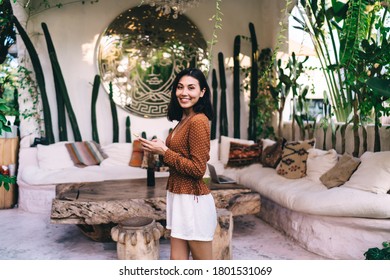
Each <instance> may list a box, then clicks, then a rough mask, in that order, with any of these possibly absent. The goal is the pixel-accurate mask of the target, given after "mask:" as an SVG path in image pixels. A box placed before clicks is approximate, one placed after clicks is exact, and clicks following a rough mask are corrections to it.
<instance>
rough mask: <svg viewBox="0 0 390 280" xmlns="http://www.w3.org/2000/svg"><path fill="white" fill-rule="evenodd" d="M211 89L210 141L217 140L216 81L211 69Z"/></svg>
mask: <svg viewBox="0 0 390 280" xmlns="http://www.w3.org/2000/svg"><path fill="white" fill-rule="evenodd" d="M211 85H212V88H213V110H214V118H213V119H212V121H211V137H210V138H211V140H214V139H215V138H217V103H218V81H217V71H215V69H213V71H212V82H211Z"/></svg>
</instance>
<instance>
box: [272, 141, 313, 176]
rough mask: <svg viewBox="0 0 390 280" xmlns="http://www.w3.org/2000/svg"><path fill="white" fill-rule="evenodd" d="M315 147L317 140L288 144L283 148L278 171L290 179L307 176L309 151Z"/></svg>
mask: <svg viewBox="0 0 390 280" xmlns="http://www.w3.org/2000/svg"><path fill="white" fill-rule="evenodd" d="M314 145H315V139H311V140H304V141H291V142H287V143H286V144H285V145H284V147H283V152H282V158H281V160H280V163H279V165H278V166H277V168H276V171H277V173H278V174H279V175H282V176H284V177H286V178H288V179H299V178H302V177H305V176H306V160H307V156H308V150H309V149H311V148H313V147H314Z"/></svg>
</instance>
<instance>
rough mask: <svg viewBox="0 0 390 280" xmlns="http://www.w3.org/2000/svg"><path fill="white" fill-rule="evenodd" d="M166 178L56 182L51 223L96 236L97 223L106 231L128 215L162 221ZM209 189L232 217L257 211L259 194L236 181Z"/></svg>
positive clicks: (100, 229)
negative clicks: (149, 182)
mask: <svg viewBox="0 0 390 280" xmlns="http://www.w3.org/2000/svg"><path fill="white" fill-rule="evenodd" d="M167 179H168V178H167V177H164V178H156V185H155V186H154V187H147V186H146V179H129V180H112V181H101V182H88V183H71V184H60V185H57V186H56V197H55V199H53V202H52V210H51V217H50V218H51V222H52V223H55V224H77V225H80V228H82V229H84V231H87V232H88V231H90V232H94V233H93V234H94V235H95V234H97V235H100V233H96V232H97V231H104V230H105V229H104V228H102V227H101V226H100V227H99V226H98V225H102V226H103V225H108V226H107V230H108V229H110V228H111V227H112V225H114V224H118V223H120V222H121V221H124V220H126V219H128V218H131V217H136V216H142V217H150V218H153V219H155V220H165V214H166V212H165V211H166V183H167ZM210 189H211V194H212V195H213V197H214V200H215V204H216V207H217V208H225V209H227V210H229V211H231V212H232V214H233V216H237V215H246V214H256V213H258V212H259V211H260V195H259V193H257V192H253V191H252V190H251V189H250V188H247V187H244V186H241V185H238V184H214V183H211V184H210ZM83 225H84V226H83ZM88 225H89V226H88ZM91 234H92V233H91ZM90 237H91V238H93V236H90Z"/></svg>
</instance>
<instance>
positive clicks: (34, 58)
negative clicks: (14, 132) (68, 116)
mask: <svg viewBox="0 0 390 280" xmlns="http://www.w3.org/2000/svg"><path fill="white" fill-rule="evenodd" d="M12 22H13V23H14V24H15V26H16V29H17V30H18V32H19V34H20V37H21V38H22V40H23V42H24V44H25V45H26V48H27V51H28V53H29V55H30V58H31V63H32V65H33V68H34V72H35V77H36V80H37V84H38V88H39V91H40V94H41V99H42V106H43V118H44V122H45V124H44V125H45V137H46V143H47V144H52V143H54V142H55V139H54V134H53V126H52V121H51V112H50V106H49V101H48V99H47V93H46V83H45V76H44V75H43V70H42V65H41V62H40V60H39V57H38V54H37V51H36V50H35V48H34V45H33V44H32V42H31V40H30V38H29V37H28V35H27V32H26V31H25V30H24V28H23V27H22V25H21V24H20V22H19V20H18V19H17V18H16V17H15V16H12Z"/></svg>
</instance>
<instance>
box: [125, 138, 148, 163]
mask: <svg viewBox="0 0 390 280" xmlns="http://www.w3.org/2000/svg"><path fill="white" fill-rule="evenodd" d="M143 157H144V150H143V149H142V145H141V141H139V140H134V141H133V153H132V154H131V159H130V162H129V165H130V166H133V167H141V166H142V160H143Z"/></svg>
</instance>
